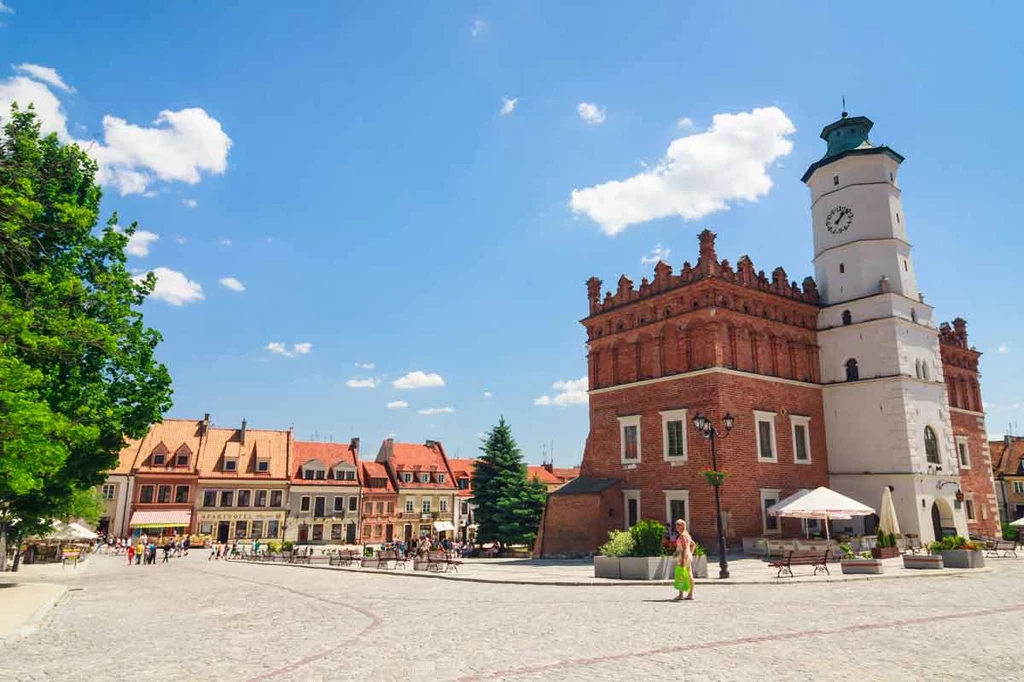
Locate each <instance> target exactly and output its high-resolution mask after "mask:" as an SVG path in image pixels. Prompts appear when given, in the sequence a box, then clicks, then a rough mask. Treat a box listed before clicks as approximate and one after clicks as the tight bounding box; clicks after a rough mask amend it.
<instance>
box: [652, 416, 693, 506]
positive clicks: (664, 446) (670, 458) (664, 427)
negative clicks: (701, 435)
mask: <svg viewBox="0 0 1024 682" xmlns="http://www.w3.org/2000/svg"><path fill="white" fill-rule="evenodd" d="M659 414H660V415H661V457H662V459H664V460H665V461H666V462H668V463H670V464H671V465H672V466H679V465H681V464H686V460H688V459H689V458H690V451H689V446H688V444H687V442H686V424H687V421H686V410H665V411H664V412H660V413H659ZM677 421H681V422H682V423H683V454H681V455H670V454H668V444H669V439H668V424H669V422H677ZM687 510H689V507H687Z"/></svg>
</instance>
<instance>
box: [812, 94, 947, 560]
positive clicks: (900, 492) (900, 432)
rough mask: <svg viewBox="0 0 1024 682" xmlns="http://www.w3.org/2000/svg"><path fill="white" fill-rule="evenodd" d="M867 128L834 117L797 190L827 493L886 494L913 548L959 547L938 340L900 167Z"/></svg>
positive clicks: (872, 498) (876, 498) (868, 497)
mask: <svg viewBox="0 0 1024 682" xmlns="http://www.w3.org/2000/svg"><path fill="white" fill-rule="evenodd" d="M872 125H873V124H872V122H871V120H870V119H868V118H866V117H863V116H855V117H848V116H847V114H846V112H843V115H842V117H841V118H840V119H839V120H838V121H836V122H834V123H832V124H830V125H828V126H826V127H825V129H824V130H822V132H821V137H822V138H823V139H824V140H825V141H826V142H827V143H828V149H827V151H826V152H825V156H823V157H822V158H821V159H820V160H818V161H816V162H815V163H813V164H811V166H810V168H808V169H807V172H806V173H804V176H803V178H802V180H803V182H804V183H806V184H807V186H808V187H809V188H810V190H811V215H812V219H813V223H814V274H815V279H816V280H817V284H818V291H819V293H820V296H821V305H822V309H821V312H820V313H819V316H818V329H819V331H818V343H819V345H820V351H819V355H820V358H819V359H820V363H821V380H822V384H823V387H822V392H823V401H824V413H825V434H826V441H827V445H828V454H829V470H830V478H831V483H832V486H833V487H834V488H835V489H836V490H839V491H840V492H843V493H844V494H846V495H849V496H851V497H854V498H856V499H858V500H860V501H861V502H863V503H865V504H868V505H870V506H872V507H874V508H875V509H878V507H879V504H880V502H881V498H882V489H883V487H885V486H891V487H892V488H893V500H894V501H895V503H896V512H897V517H898V519H899V524H900V530H901V532H902V533H904V534H906V533H914V534H917V535H919V536H920V538H921V541H922V542H928V541H930V540H932V539H934V537H936V536H937V535H939V534H941V533H949V532H950V531H951V529H953V528H955V529H956V531H957V532H958V533H959V534H961V535H964V536H966V535H967V521H966V517H965V516H964V511H963V510H962V509H961V508H960V503H959V502H958V501H957V499H956V495H957V491H958V486H957V481H958V478H957V474H958V468H957V467H958V460H957V458H956V456H955V453H954V446H953V432H952V426H951V423H950V416H949V405H948V404H947V399H946V387H945V384H944V382H943V377H942V362H941V359H940V355H939V337H938V330H937V328H936V325H935V323H934V322H933V320H932V308H931V306H928V305H926V304H925V303H924V296H923V295H922V294H920V293H919V291H918V288H917V281H916V278H915V276H914V264H913V261H912V259H911V256H910V242H909V240H908V238H907V227H906V216H905V214H904V213H903V206H902V201H901V197H900V189H899V183H898V177H897V174H898V171H899V166H900V163H902V162H903V157H902V156H901V155H900V154H898V153H896V152H895V151H894V150H892V149H890V148H889V147H886V146H875V145H873V144H872V143H871V142H870V140H869V139H868V132H869V131H870V130H871V127H872ZM858 523H859V522H856V521H854V522H852V523H850V524H849V525H853V526H854V527H855V528H856V526H857V525H858Z"/></svg>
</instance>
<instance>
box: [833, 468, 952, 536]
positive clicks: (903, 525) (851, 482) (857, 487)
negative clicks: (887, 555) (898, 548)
mask: <svg viewBox="0 0 1024 682" xmlns="http://www.w3.org/2000/svg"><path fill="white" fill-rule="evenodd" d="M945 480H948V479H947V478H943V477H938V476H905V475H903V476H900V475H888V476H886V475H880V476H879V475H875V476H867V475H852V476H832V477H831V478H830V480H829V486H830V487H831V488H832V489H833V490H835V491H837V492H840V493H842V494H843V495H846V496H847V497H852V498H853V499H855V500H857V501H858V502H861V503H862V504H866V505H868V506H869V507H871V508H872V509H874V510H875V511H876V512H878V511H879V508H880V507H881V504H882V489H883V488H884V487H885V486H888V485H891V486H892V487H893V491H892V501H893V506H894V507H895V508H896V520H897V522H898V523H899V526H900V533H901V534H904V535H906V534H911V533H912V534H914V535H917V536H919V537H920V538H921V542H922V544H926V543H929V542H932V541H933V540H935V533H934V531H933V530H932V503H933V502H934V501H935V500H936V499H937V498H942V499H943V500H944V501H945V502H946V503H947V504H948V505H949V508H950V509H952V510H953V525H954V526H956V529H957V532H958V533H959V534H960V535H963V536H964V537H967V535H968V531H967V516H966V510H965V509H964V508H963V507H961V508H960V509H957V508H956V499H955V495H956V486H955V485H944V486H943V487H942V488H941V489H940V488H938V487H937V484H938V483H939V482H940V481H945ZM922 501H923V504H922ZM844 524H845V525H849V526H851V527H853V528H854V529H855V530H856V531H857V532H860V531H861V530H862V529H863V525H862V524H863V521H862V520H859V519H851V520H850V521H836V522H834V523H833V526H834V527H837V528H842V527H843V526H844Z"/></svg>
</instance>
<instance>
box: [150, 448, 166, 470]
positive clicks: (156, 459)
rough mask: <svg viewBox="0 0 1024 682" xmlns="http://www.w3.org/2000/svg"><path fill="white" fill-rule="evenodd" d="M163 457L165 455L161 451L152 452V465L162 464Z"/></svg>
mask: <svg viewBox="0 0 1024 682" xmlns="http://www.w3.org/2000/svg"><path fill="white" fill-rule="evenodd" d="M165 458H166V455H165V454H164V453H162V452H154V453H153V466H155V467H159V466H163V465H164V460H165Z"/></svg>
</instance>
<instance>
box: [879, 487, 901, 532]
mask: <svg viewBox="0 0 1024 682" xmlns="http://www.w3.org/2000/svg"><path fill="white" fill-rule="evenodd" d="M881 511H882V515H881V518H880V519H879V520H878V530H880V531H882V532H883V533H892V534H894V535H899V534H900V522H899V520H898V519H897V518H896V505H895V504H894V503H893V501H892V491H891V490H889V486H885V487H884V488H882V509H881Z"/></svg>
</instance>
